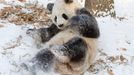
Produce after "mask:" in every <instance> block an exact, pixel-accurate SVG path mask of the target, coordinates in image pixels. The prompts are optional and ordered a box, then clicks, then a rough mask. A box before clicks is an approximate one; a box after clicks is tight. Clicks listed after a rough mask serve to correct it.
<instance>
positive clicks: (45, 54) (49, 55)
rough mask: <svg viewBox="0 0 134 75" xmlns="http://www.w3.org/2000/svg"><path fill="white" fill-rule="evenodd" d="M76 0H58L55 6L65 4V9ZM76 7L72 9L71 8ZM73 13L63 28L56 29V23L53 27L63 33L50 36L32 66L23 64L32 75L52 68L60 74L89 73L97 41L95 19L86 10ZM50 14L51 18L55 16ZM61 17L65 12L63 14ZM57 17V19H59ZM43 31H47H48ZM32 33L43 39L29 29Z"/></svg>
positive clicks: (33, 60) (80, 74) (32, 61)
mask: <svg viewBox="0 0 134 75" xmlns="http://www.w3.org/2000/svg"><path fill="white" fill-rule="evenodd" d="M58 1H59V2H58ZM75 1H76V0H57V2H56V3H59V4H60V3H61V4H62V3H64V4H65V5H66V6H68V5H70V4H71V3H72V4H73V3H74V2H75ZM56 3H55V4H56ZM74 5H76V3H74ZM76 6H77V5H76ZM76 6H75V7H76ZM54 7H55V6H54ZM61 7H62V6H61ZM75 7H74V6H73V8H75ZM62 8H63V7H62ZM76 8H77V7H76ZM55 9H56V7H55ZM70 9H71V8H70ZM57 11H58V10H57ZM59 11H60V9H59ZM66 12H67V11H66ZM74 12H75V13H73V15H72V16H71V17H70V18H69V16H68V15H66V16H67V17H68V19H67V21H66V22H64V24H63V26H59V25H58V23H56V26H55V25H53V26H55V27H57V28H58V30H59V29H60V30H62V31H57V33H55V35H54V36H53V37H51V38H49V41H47V42H46V43H45V44H44V45H43V49H42V50H41V51H40V52H39V53H37V54H36V56H35V57H34V58H33V59H32V60H31V61H30V62H29V63H30V64H31V63H32V65H29V64H25V66H26V67H28V70H29V71H31V72H32V73H33V75H36V73H37V71H39V70H42V71H48V70H50V69H51V68H53V69H54V71H55V72H57V73H59V74H61V75H82V74H83V73H84V72H85V71H87V70H88V68H89V66H90V65H91V63H92V62H93V59H94V58H95V54H96V49H97V39H98V37H99V35H100V32H99V28H98V24H97V21H96V19H95V18H94V17H93V16H92V15H91V14H90V13H89V12H88V11H87V10H86V9H85V8H80V7H79V8H77V9H76V10H74ZM59 13H63V12H59ZM52 14H53V15H54V13H52ZM64 14H66V13H65V12H64ZM55 16H56V14H55ZM58 16H59V15H58ZM58 16H57V18H56V19H58ZM62 17H63V16H62ZM63 18H64V17H63ZM54 21H55V17H54ZM55 22H56V21H55ZM51 27H52V26H50V28H51ZM42 30H44V31H45V32H48V31H47V28H45V29H42ZM52 30H54V28H52ZM35 31H36V33H39V34H40V35H43V36H46V35H44V34H41V33H40V32H41V31H40V32H39V30H32V32H33V33H34V32H35ZM50 31H51V29H50ZM45 32H44V33H45ZM50 33H51V32H50ZM52 33H53V32H52ZM42 39H46V38H42Z"/></svg>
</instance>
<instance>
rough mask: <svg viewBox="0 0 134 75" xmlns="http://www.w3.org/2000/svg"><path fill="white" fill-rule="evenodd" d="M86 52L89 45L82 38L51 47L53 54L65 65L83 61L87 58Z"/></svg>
mask: <svg viewBox="0 0 134 75" xmlns="http://www.w3.org/2000/svg"><path fill="white" fill-rule="evenodd" d="M86 51H87V44H86V42H85V41H84V40H83V39H82V38H80V37H74V38H72V39H71V40H69V41H68V42H67V43H64V44H63V45H60V46H59V45H58V46H52V47H51V52H52V53H53V54H54V55H55V56H56V57H57V59H59V61H61V62H63V63H66V62H69V61H70V62H79V61H81V60H83V59H84V58H85V56H86Z"/></svg>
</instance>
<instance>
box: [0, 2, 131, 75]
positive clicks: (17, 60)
mask: <svg viewBox="0 0 134 75" xmlns="http://www.w3.org/2000/svg"><path fill="white" fill-rule="evenodd" d="M6 1H7V3H12V2H13V1H14V2H15V3H13V4H14V5H22V6H23V3H21V2H18V1H15V0H6ZM31 2H32V0H31ZM38 2H39V3H40V4H43V5H44V6H45V7H46V4H47V3H48V2H53V1H52V0H38ZM6 6H7V5H4V4H2V3H1V4H0V9H2V8H3V7H6ZM115 9H116V13H117V16H118V17H124V19H123V20H119V19H114V18H111V17H103V18H102V17H101V18H97V21H98V24H99V27H100V30H101V37H100V38H99V49H101V50H102V52H104V53H106V54H107V55H108V56H120V55H123V56H124V57H125V58H126V59H127V60H126V62H125V63H123V64H121V63H120V62H115V63H111V62H109V61H106V60H105V58H106V57H105V56H99V54H98V57H97V58H96V60H97V59H99V58H102V59H104V60H105V61H106V62H107V64H108V65H109V66H110V69H112V71H113V74H114V75H133V72H134V35H133V32H134V15H133V14H134V10H133V9H134V0H115ZM24 11H26V10H24ZM0 25H3V26H4V27H0V75H28V74H23V73H22V72H23V70H22V69H21V67H20V64H21V63H23V62H26V61H27V60H28V59H30V58H32V57H33V56H34V55H35V54H36V53H37V52H38V51H39V50H38V49H37V48H36V47H35V45H34V42H33V39H32V38H30V37H28V36H27V35H26V34H25V32H26V30H27V26H25V25H21V26H17V25H15V24H13V23H9V22H8V21H6V20H0ZM14 46H15V47H14ZM124 48H125V50H124ZM104 66H105V65H104ZM97 68H99V69H100V68H102V69H100V71H99V73H95V74H94V73H92V72H91V73H88V72H86V73H85V75H110V74H109V73H108V72H107V69H103V64H102V65H97ZM38 75H43V74H38ZM44 75H56V74H55V73H46V74H44Z"/></svg>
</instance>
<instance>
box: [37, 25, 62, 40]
mask: <svg viewBox="0 0 134 75" xmlns="http://www.w3.org/2000/svg"><path fill="white" fill-rule="evenodd" d="M59 31H60V29H59V28H58V27H57V26H56V25H55V24H52V25H51V26H50V27H48V28H41V29H39V32H40V37H41V41H42V42H47V41H49V40H50V39H51V38H52V37H53V36H54V35H56V34H57V33H58V32H59Z"/></svg>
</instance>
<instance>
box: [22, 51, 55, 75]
mask: <svg viewBox="0 0 134 75" xmlns="http://www.w3.org/2000/svg"><path fill="white" fill-rule="evenodd" d="M54 58H55V57H54V55H53V54H52V53H51V52H50V51H49V49H43V50H41V51H40V52H38V53H37V54H36V56H35V57H34V58H32V60H30V61H29V62H25V63H23V64H22V65H21V66H22V67H23V68H24V69H25V70H27V71H29V72H30V73H31V74H32V75H36V73H37V72H39V71H44V72H49V71H50V70H51V69H52V66H53V63H54Z"/></svg>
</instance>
